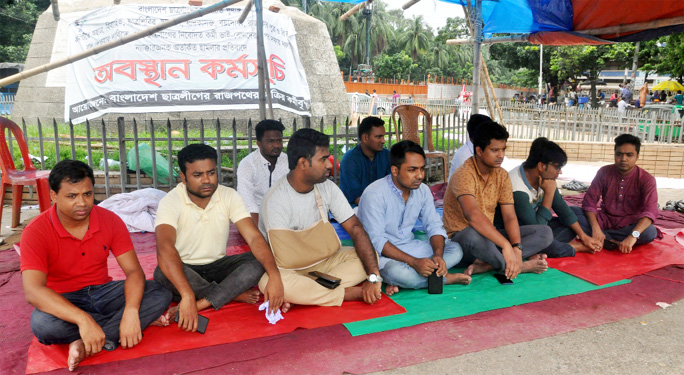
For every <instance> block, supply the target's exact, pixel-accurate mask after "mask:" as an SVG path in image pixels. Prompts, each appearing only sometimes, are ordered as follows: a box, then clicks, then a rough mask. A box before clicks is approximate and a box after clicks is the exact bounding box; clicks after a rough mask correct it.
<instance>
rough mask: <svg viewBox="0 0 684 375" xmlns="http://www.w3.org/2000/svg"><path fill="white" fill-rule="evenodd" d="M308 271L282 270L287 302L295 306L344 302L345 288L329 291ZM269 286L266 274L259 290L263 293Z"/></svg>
mask: <svg viewBox="0 0 684 375" xmlns="http://www.w3.org/2000/svg"><path fill="white" fill-rule="evenodd" d="M313 270H314V269H312V268H307V269H306V270H301V271H294V270H283V269H281V270H280V278H281V280H282V281H283V288H284V289H285V297H284V299H285V301H287V302H290V303H291V304H295V305H317V306H340V305H342V302H343V301H344V287H342V286H341V285H340V286H338V287H337V288H335V289H328V288H325V287H324V286H322V285H320V284H319V283H317V282H316V281H315V280H314V279H313V278H312V277H310V276H308V272H310V271H313ZM266 284H268V274H267V273H265V274H264V275H263V276H262V277H261V280H260V281H259V290H261V292H262V293H263V292H264V290H265V289H266Z"/></svg>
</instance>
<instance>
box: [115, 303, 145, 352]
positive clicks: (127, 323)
mask: <svg viewBox="0 0 684 375" xmlns="http://www.w3.org/2000/svg"><path fill="white" fill-rule="evenodd" d="M140 340H142V329H140V316H139V312H138V310H136V309H124V312H123V316H122V317H121V323H120V324H119V342H120V343H121V346H122V347H123V348H124V349H128V348H132V347H134V346H136V345H138V344H139V343H140Z"/></svg>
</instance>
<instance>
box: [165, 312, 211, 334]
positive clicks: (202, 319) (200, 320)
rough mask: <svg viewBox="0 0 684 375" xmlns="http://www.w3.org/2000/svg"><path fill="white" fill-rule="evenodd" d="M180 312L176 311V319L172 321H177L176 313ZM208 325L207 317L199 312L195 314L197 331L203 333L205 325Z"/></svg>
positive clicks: (205, 329) (205, 328)
mask: <svg viewBox="0 0 684 375" xmlns="http://www.w3.org/2000/svg"><path fill="white" fill-rule="evenodd" d="M179 314H180V311H176V319H174V322H176V323H178V315H179ZM208 325H209V318H207V317H206V316H202V315H200V314H197V332H199V333H202V334H204V332H206V331H207V326H208Z"/></svg>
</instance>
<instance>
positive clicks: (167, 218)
mask: <svg viewBox="0 0 684 375" xmlns="http://www.w3.org/2000/svg"><path fill="white" fill-rule="evenodd" d="M177 193H178V191H176V190H173V191H171V192H170V193H169V194H166V196H164V198H162V199H161V200H160V201H159V207H157V217H155V219H154V227H155V228H156V227H158V226H160V225H162V224H166V225H170V226H172V227H173V228H174V229H178V219H179V218H180V213H181V209H182V204H183V202H181V201H180V200H179V199H178V194H177Z"/></svg>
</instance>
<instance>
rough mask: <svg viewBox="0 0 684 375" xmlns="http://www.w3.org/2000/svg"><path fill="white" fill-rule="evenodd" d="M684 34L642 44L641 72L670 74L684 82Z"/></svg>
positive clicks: (640, 55)
mask: <svg viewBox="0 0 684 375" xmlns="http://www.w3.org/2000/svg"><path fill="white" fill-rule="evenodd" d="M682 56H684V33H679V34H673V35H669V36H665V37H661V38H658V39H657V40H652V41H648V42H642V43H641V48H640V50H639V62H640V63H642V61H643V65H642V66H641V68H640V70H643V71H646V72H649V71H655V72H658V73H659V74H670V75H672V77H675V78H676V79H677V81H679V82H680V83H683V82H684V80H683V78H684V58H682Z"/></svg>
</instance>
